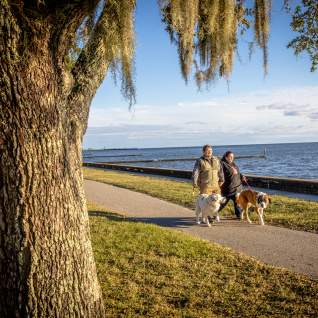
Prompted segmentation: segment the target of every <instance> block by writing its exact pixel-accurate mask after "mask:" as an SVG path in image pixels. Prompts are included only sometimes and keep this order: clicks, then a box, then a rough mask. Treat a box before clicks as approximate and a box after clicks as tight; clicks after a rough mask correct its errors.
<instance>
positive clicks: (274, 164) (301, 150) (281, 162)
mask: <svg viewBox="0 0 318 318" xmlns="http://www.w3.org/2000/svg"><path fill="white" fill-rule="evenodd" d="M264 149H266V159H261V158H253V159H237V161H236V163H237V165H238V166H239V167H240V169H241V171H242V173H246V174H256V175H263V176H264V175H266V176H284V177H295V178H304V179H318V164H317V158H318V142H314V143H293V144H292V143H289V144H267V145H264V144H262V145H240V146H230V145H229V146H215V147H213V152H214V154H215V155H218V156H222V155H223V154H224V152H225V151H227V150H231V151H233V152H234V154H235V155H237V156H239V155H261V154H263V153H264ZM83 156H84V158H83V160H84V162H115V161H121V160H127V161H128V160H134V161H137V160H148V159H174V158H189V157H190V158H192V157H200V156H201V147H176V148H147V149H118V150H112V149H109V150H107V149H105V150H84V151H83ZM131 165H138V166H147V167H160V168H174V169H182V170H192V168H193V165H194V161H172V162H150V163H142V162H134V163H131Z"/></svg>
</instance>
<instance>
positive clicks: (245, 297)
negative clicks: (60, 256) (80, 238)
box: [89, 205, 318, 318]
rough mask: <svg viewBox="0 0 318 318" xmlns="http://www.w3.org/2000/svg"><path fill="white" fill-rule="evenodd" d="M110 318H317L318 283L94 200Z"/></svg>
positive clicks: (95, 236)
mask: <svg viewBox="0 0 318 318" xmlns="http://www.w3.org/2000/svg"><path fill="white" fill-rule="evenodd" d="M89 211H90V214H91V215H92V212H93V211H95V212H96V211H98V213H99V214H100V215H103V217H101V216H91V217H90V226H91V236H92V244H93V250H94V255H95V260H96V264H97V272H98V277H99V281H100V283H101V287H102V291H103V297H104V302H105V307H106V311H107V316H108V317H158V318H160V317H200V318H201V317H317V314H318V298H317V295H318V281H317V280H311V279H309V278H306V277H304V276H301V275H297V274H294V273H291V272H289V271H287V270H283V269H279V268H275V267H272V266H269V265H264V264H262V263H260V262H258V261H256V260H254V259H253V258H250V257H247V256H243V255H240V254H238V253H235V252H233V251H232V250H230V249H228V248H225V247H221V246H220V245H217V244H212V243H209V242H207V241H204V240H200V239H196V238H192V237H191V236H190V235H187V234H184V233H181V232H178V231H174V230H168V229H163V228H160V227H158V226H156V225H150V224H144V223H137V222H132V221H129V220H127V219H125V218H124V217H121V216H119V215H116V214H113V213H107V211H105V210H103V209H101V208H99V207H96V206H94V205H89Z"/></svg>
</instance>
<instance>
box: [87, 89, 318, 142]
mask: <svg viewBox="0 0 318 318" xmlns="http://www.w3.org/2000/svg"><path fill="white" fill-rule="evenodd" d="M317 102H318V86H312V87H302V88H286V89H279V90H273V91H267V92H266V91H257V92H251V93H249V94H245V95H237V96H226V97H218V98H213V99H211V100H207V101H203V102H197V101H195V102H188V101H180V102H179V103H177V104H175V105H164V106H162V107H159V106H153V105H136V106H134V108H133V110H131V111H129V110H128V108H126V107H111V108H105V109H100V108H92V109H91V112H90V116H89V123H88V127H89V128H88V130H87V133H86V135H85V138H84V146H87V147H104V146H106V147H113V146H116V147H135V146H138V147H143V146H147V147H151V146H168V145H169V146H174V145H176V146H177V145H179V146H181V145H198V144H203V143H205V142H210V143H213V144H234V143H241V144H244V143H254V142H256V143H257V142H280V141H301V140H305V139H306V141H308V140H312V139H313V138H314V136H315V135H317V134H318V127H317V121H318V108H317V106H316V105H317ZM300 139H301V140H300Z"/></svg>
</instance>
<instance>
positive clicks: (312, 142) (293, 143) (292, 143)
mask: <svg viewBox="0 0 318 318" xmlns="http://www.w3.org/2000/svg"><path fill="white" fill-rule="evenodd" d="M317 143H318V141H305V142H278V143H264V144H263V143H261V144H236V145H235V144H232V145H212V146H213V147H239V146H270V145H299V144H317ZM200 147H202V145H199V146H169V147H141V148H138V147H133V148H86V149H84V148H83V149H82V151H105V150H109V151H114V150H116V151H118V150H143V149H175V148H179V149H180V148H183V149H184V148H200Z"/></svg>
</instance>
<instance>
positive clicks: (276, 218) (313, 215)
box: [84, 168, 318, 233]
mask: <svg viewBox="0 0 318 318" xmlns="http://www.w3.org/2000/svg"><path fill="white" fill-rule="evenodd" d="M84 177H85V178H86V179H90V180H96V181H100V182H104V183H108V184H112V185H115V186H118V187H122V188H127V189H131V190H134V191H138V192H143V193H147V194H149V195H152V196H154V197H158V198H161V199H163V200H166V201H170V202H173V203H177V204H180V205H183V206H186V207H189V208H194V197H193V194H192V185H191V184H190V183H189V182H180V181H174V180H169V179H164V178H156V177H149V176H143V175H136V174H129V173H124V172H117V171H109V170H100V169H92V168H84ZM196 194H197V193H196ZM272 199H273V203H272V205H270V207H269V208H268V209H266V211H265V222H266V223H267V224H272V225H279V226H283V227H288V228H291V229H297V230H303V231H308V232H314V233H318V202H312V201H306V200H301V199H294V198H288V197H285V196H279V195H273V196H272ZM232 210H233V207H232V206H231V203H229V204H228V207H227V208H225V209H224V210H223V212H222V215H229V214H233V212H232ZM252 220H257V218H256V215H255V213H252Z"/></svg>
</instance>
